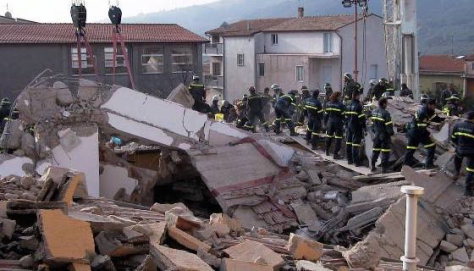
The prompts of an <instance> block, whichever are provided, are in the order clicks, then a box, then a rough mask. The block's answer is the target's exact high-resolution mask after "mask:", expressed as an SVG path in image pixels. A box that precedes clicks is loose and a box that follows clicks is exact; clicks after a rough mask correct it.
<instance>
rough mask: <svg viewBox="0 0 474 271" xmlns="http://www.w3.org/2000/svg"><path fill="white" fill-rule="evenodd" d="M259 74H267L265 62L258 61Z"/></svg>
mask: <svg viewBox="0 0 474 271" xmlns="http://www.w3.org/2000/svg"><path fill="white" fill-rule="evenodd" d="M258 75H259V76H265V63H258Z"/></svg>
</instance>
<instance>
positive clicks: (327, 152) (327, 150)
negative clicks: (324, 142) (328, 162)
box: [326, 148, 330, 156]
mask: <svg viewBox="0 0 474 271" xmlns="http://www.w3.org/2000/svg"><path fill="white" fill-rule="evenodd" d="M329 155H330V153H329V148H326V156H329Z"/></svg>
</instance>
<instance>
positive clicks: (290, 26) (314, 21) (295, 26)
mask: <svg viewBox="0 0 474 271" xmlns="http://www.w3.org/2000/svg"><path fill="white" fill-rule="evenodd" d="M352 22H354V16H353V15H337V16H317V17H303V18H293V19H290V20H287V21H285V22H283V23H281V24H278V25H275V26H273V27H270V28H267V29H265V30H264V32H284V31H325V30H330V31H331V30H337V29H339V28H341V27H343V26H345V25H347V24H350V23H352Z"/></svg>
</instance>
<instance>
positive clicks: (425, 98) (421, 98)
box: [420, 94, 430, 102]
mask: <svg viewBox="0 0 474 271" xmlns="http://www.w3.org/2000/svg"><path fill="white" fill-rule="evenodd" d="M429 99H430V96H428V95H426V94H421V97H420V101H421V102H426V101H428V100H429Z"/></svg>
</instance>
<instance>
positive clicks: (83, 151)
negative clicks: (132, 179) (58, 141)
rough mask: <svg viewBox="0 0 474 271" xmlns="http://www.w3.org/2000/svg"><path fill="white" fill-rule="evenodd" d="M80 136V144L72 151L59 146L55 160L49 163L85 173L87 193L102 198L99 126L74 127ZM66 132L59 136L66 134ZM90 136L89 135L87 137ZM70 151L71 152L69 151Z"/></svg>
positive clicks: (54, 149)
mask: <svg viewBox="0 0 474 271" xmlns="http://www.w3.org/2000/svg"><path fill="white" fill-rule="evenodd" d="M72 130H73V131H75V132H76V134H86V136H79V139H80V144H79V145H77V146H76V147H74V148H72V149H70V148H69V147H66V148H64V147H63V146H62V145H58V146H56V147H55V148H53V149H52V156H53V158H52V159H51V161H49V162H50V163H51V164H52V165H54V166H59V167H63V168H70V169H74V170H76V171H79V172H83V173H84V174H85V176H86V186H87V191H88V192H89V195H90V196H93V197H99V196H100V181H99V165H100V162H99V131H98V128H97V126H95V125H92V126H80V127H72ZM65 131H67V129H66V130H63V131H61V132H60V133H59V134H60V135H61V134H64V133H65ZM87 134H89V135H87ZM68 150H69V151H68Z"/></svg>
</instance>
